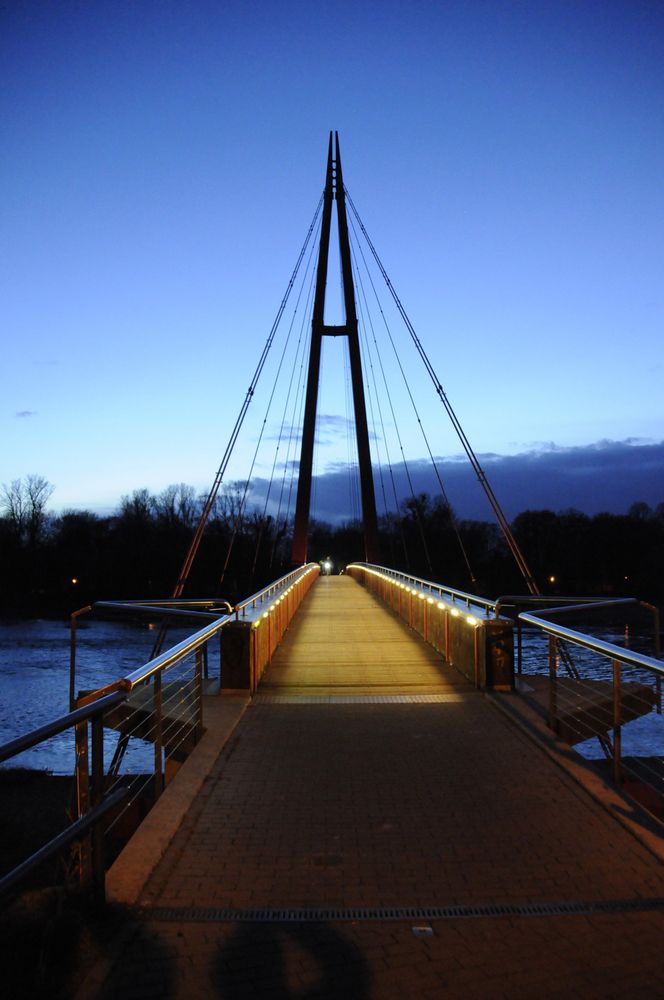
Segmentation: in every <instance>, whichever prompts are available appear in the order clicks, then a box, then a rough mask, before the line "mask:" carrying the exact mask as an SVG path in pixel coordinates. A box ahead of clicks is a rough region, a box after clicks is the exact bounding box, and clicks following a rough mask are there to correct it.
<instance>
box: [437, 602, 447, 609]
mask: <svg viewBox="0 0 664 1000" xmlns="http://www.w3.org/2000/svg"><path fill="white" fill-rule="evenodd" d="M438 607H439V609H440V610H441V611H444V610H445V605H444V604H443V602H442V601H438Z"/></svg>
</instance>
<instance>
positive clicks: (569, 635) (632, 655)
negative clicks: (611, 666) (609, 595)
mask: <svg viewBox="0 0 664 1000" xmlns="http://www.w3.org/2000/svg"><path fill="white" fill-rule="evenodd" d="M565 610H568V609H567V608H565ZM547 613H548V611H547ZM519 619H520V621H523V622H526V623H527V624H528V625H534V626H535V628H538V629H540V630H541V631H543V632H546V633H547V634H548V635H553V636H555V637H556V638H558V639H566V640H567V641H568V642H571V643H574V644H575V645H577V646H583V648H584V649H590V650H592V651H593V652H595V653H600V654H601V655H602V656H607V657H608V658H609V659H612V660H613V659H615V660H619V661H620V663H625V664H628V665H629V666H631V667H641V668H642V669H645V670H651V671H653V672H654V673H655V674H658V675H663V674H664V663H662V661H661V660H657V659H655V657H654V656H646V655H645V653H637V652H635V651H634V650H631V649H625V648H624V647H622V646H616V645H615V643H612V642H606V641H605V640H604V639H596V638H595V637H594V636H591V635H587V634H586V633H585V632H577V631H576V630H575V629H571V628H566V627H565V626H564V625H558V624H557V623H555V622H549V621H547V620H546V619H545V618H541V617H540V616H539V615H533V614H531V613H529V612H527V611H524V612H522V613H521V614H520V615H519Z"/></svg>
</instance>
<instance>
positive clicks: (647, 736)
mask: <svg viewBox="0 0 664 1000" xmlns="http://www.w3.org/2000/svg"><path fill="white" fill-rule="evenodd" d="M188 631H189V630H182V629H173V630H172V631H170V632H169V636H168V645H173V644H174V643H175V642H178V641H180V639H182V638H184V636H185V635H187V634H188ZM191 631H193V629H191ZM154 637H155V632H154V628H153V626H149V625H146V624H144V625H139V624H127V623H120V622H104V621H94V620H90V621H85V620H83V621H81V622H80V624H79V627H78V630H77V644H76V645H77V656H76V663H77V669H76V690H77V691H79V690H86V689H95V688H98V687H101V686H103V685H104V684H108V683H110V682H111V681H114V680H117V678H118V677H122V676H124V675H126V674H128V673H130V672H131V671H132V670H135V669H136V668H137V667H140V666H141V665H142V664H144V663H146V662H147V661H148V660H149V658H150V653H151V649H152V644H153V641H154ZM598 637H600V638H604V639H605V640H607V641H609V642H615V643H616V644H617V645H623V641H624V636H623V635H622V634H620V633H615V634H614V633H612V632H610V631H608V630H605V631H602V633H601V634H598ZM630 646H631V647H632V648H635V649H640V651H641V652H644V653H648V654H650V655H652V652H653V651H652V640H651V639H649V638H646V637H645V636H644V637H639V636H635V637H631V638H630ZM574 659H575V662H576V663H577V664H578V666H579V668H580V669H581V672H582V675H583V677H584V678H588V679H596V680H609V679H610V677H611V665H610V662H609V661H608V660H606V659H604V658H602V657H596V656H594V654H592V653H589V652H588V651H586V650H575V651H574ZM523 669H524V673H525V674H528V673H545V672H546V671H547V670H548V654H547V645H546V639H545V638H544V637H542V636H541V635H539V636H537V637H533V636H529V635H527V634H526V635H525V638H524V648H523ZM630 679H632V680H639V681H643V682H646V683H652V678H651V677H650V676H649V675H648V674H644V675H643V676H638V674H637V673H635V672H633V671H632V672H631V673H629V675H628V671H626V672H625V681H628V680H630ZM68 710H69V623H68V622H58V621H44V620H36V621H20V622H0V744H2V743H6V742H8V741H9V740H12V739H14V738H15V737H17V736H20V735H21V734H23V733H26V732H28V731H30V730H31V729H36V728H37V727H38V726H41V725H44V724H45V723H47V722H50V721H51V720H53V719H54V718H57V717H58V716H59V715H63V714H64V713H66V712H67V711H68ZM663 737H664V715H658V714H656V713H655V712H650V713H649V714H648V715H646V716H645V717H643V718H641V719H637V720H635V721H634V722H630V723H629V724H628V725H626V726H624V727H623V753H624V754H625V755H627V754H633V755H635V756H640V757H647V756H660V755H661V754H662V747H663V746H664V739H663ZM116 740H117V736H116V735H115V734H114V733H107V734H106V737H105V757H106V759H107V762H108V760H109V759H110V755H112V752H113V749H114V744H115V741H116ZM576 749H577V750H578V751H579V752H580V753H582V754H583V755H584V756H587V757H601V756H602V749H601V747H600V746H599V743H598V741H597V740H596V739H593V740H589V741H588V742H587V743H584V744H579V745H578V746H577V747H576ZM152 764H153V749H152V746H151V745H148V744H145V743H143V742H142V741H140V740H131V741H130V744H129V750H128V751H127V755H126V757H125V759H124V763H123V770H124V771H126V772H129V773H142V772H146V771H150V770H151V769H152ZM4 766H13V767H17V766H21V767H35V768H44V769H47V770H49V771H52V772H53V773H54V774H71V773H72V771H73V766H74V740H73V733H72V731H71V730H69V731H68V732H65V733H62V734H61V735H59V736H57V737H54V738H53V739H51V740H49V741H48V743H44V744H42V745H40V746H38V747H35V748H34V749H32V750H29V751H27V752H26V753H23V754H21V755H20V756H19V757H15V758H13V759H12V761H11V762H8V764H7V765H4Z"/></svg>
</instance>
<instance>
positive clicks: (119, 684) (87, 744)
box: [0, 563, 319, 894]
mask: <svg viewBox="0 0 664 1000" xmlns="http://www.w3.org/2000/svg"><path fill="white" fill-rule="evenodd" d="M318 568H319V567H318V564H317V563H309V564H307V565H305V566H302V567H298V568H297V569H296V570H292V571H291V572H289V573H287V574H285V575H284V576H283V577H280V578H279V579H278V580H276V581H274V583H272V584H270V585H269V586H268V587H265V588H263V590H262V591H258V592H257V593H256V594H254V595H252V596H251V597H250V598H248V599H247V600H246V601H243V602H242V604H239V605H238V606H237V607H236V608H232V607H231V606H230V605H229V604H228V602H226V601H219V600H192V599H189V600H184V601H182V600H176V599H170V600H168V601H161V600H157V601H152V602H149V601H148V602H146V601H145V600H144V601H140V602H137V601H99V602H97V603H96V604H95V605H93V606H91V607H90V606H86V607H85V608H80V609H79V610H78V611H75V612H74V613H73V614H72V616H71V619H72V639H71V662H70V706H71V708H70V711H69V712H68V713H67V714H66V715H63V716H60V717H58V718H56V719H54V720H52V721H51V722H49V723H47V724H46V725H44V726H41V727H39V728H38V729H35V730H33V731H32V732H30V733H26V734H24V735H22V736H20V737H18V738H16V739H14V740H11V741H10V742H9V743H6V744H4V745H3V746H0V763H1V762H3V761H5V760H8V759H9V758H11V757H14V756H16V755H17V754H19V753H23V752H24V751H26V750H30V749H31V748H32V747H34V746H37V745H38V744H40V743H43V742H44V741H45V740H48V739H50V738H51V737H53V736H57V735H58V734H60V733H62V732H64V731H65V730H67V729H72V728H73V729H74V730H75V733H76V781H77V795H78V805H79V812H80V813H81V812H82V815H80V816H79V819H78V820H76V821H74V822H73V823H72V824H70V826H69V827H67V829H66V830H64V831H63V832H62V833H60V834H58V835H57V836H56V837H55V838H53V840H51V841H50V842H49V843H48V844H46V845H44V847H42V848H40V849H39V850H38V851H37V852H36V853H35V854H34V855H32V856H31V857H30V858H28V859H27V860H26V861H24V862H23V863H22V864H21V865H19V866H18V867H17V868H15V869H14V870H13V871H12V872H10V873H8V875H6V876H5V877H3V878H2V879H0V894H2V893H4V892H6V891H8V890H9V889H10V888H11V887H13V886H15V885H16V884H17V883H18V882H19V881H20V880H21V879H22V878H23V876H25V875H26V874H27V873H28V872H29V871H31V870H32V869H33V868H34V867H36V866H37V865H38V864H41V863H42V862H43V861H44V860H46V858H48V857H50V856H51V855H52V854H54V853H55V852H56V851H58V850H60V849H61V848H62V847H64V846H66V845H67V844H68V843H70V842H71V841H74V840H77V839H80V838H81V837H82V836H83V835H86V836H90V837H91V845H92V846H91V849H89V850H87V851H86V852H84V853H85V860H83V861H81V871H82V873H83V871H84V870H85V872H91V876H90V878H91V881H92V882H93V884H94V886H95V887H96V891H98V892H102V893H103V879H104V869H103V833H102V831H101V828H100V825H99V820H100V818H101V817H102V816H104V815H105V814H106V813H107V812H108V810H109V809H111V808H112V807H113V806H114V805H116V804H117V803H118V802H119V801H120V799H121V798H123V797H125V795H126V791H125V790H123V789H119V790H118V791H113V792H110V793H109V792H108V790H107V782H106V779H107V778H108V777H109V775H111V774H114V775H117V769H116V770H115V771H113V768H114V762H115V760H116V757H117V760H118V761H119V760H121V759H122V754H120V755H119V756H118V748H120V747H126V742H127V740H128V739H129V735H130V734H128V735H125V734H123V733H122V730H121V738H120V741H119V742H118V745H117V747H116V751H115V754H114V758H113V762H112V763H111V767H110V769H109V772H108V775H104V738H103V728H104V718H103V716H104V714H105V713H106V712H107V711H109V710H113V709H115V708H117V707H118V706H119V705H120V704H121V703H123V702H126V700H127V698H128V695H129V694H130V692H131V691H132V690H133V689H134V688H136V687H138V686H139V685H144V684H145V683H146V682H148V681H151V680H152V681H153V691H152V700H151V701H150V702H149V704H150V705H152V706H153V708H152V709H151V711H152V712H153V714H154V715H155V717H156V720H157V721H156V724H155V728H154V735H153V738H152V741H153V742H154V749H155V770H154V794H155V797H156V796H158V795H159V794H160V792H161V789H162V778H163V771H162V766H163V759H162V753H164V752H165V749H166V747H167V743H166V733H165V730H164V729H163V728H162V727H163V717H162V710H163V706H164V705H165V703H166V702H165V700H164V698H165V696H164V692H165V690H166V687H165V685H163V684H162V674H163V673H164V672H165V671H166V670H167V669H168V668H169V667H172V666H174V665H175V664H177V663H179V662H181V661H183V660H186V659H187V658H188V657H189V656H190V655H191V654H192V653H196V657H195V667H194V675H193V684H194V690H195V697H196V699H197V705H198V708H197V709H196V711H195V721H194V722H193V723H192V725H193V730H194V731H195V732H196V733H198V734H199V735H200V731H202V701H201V699H202V691H203V684H202V664H203V659H204V656H205V650H204V647H206V646H207V644H208V643H209V642H210V640H211V639H212V638H214V637H215V636H216V635H217V634H218V633H220V632H221V630H222V629H223V628H224V627H225V626H226V625H228V624H229V623H232V622H233V621H234V620H235V618H236V617H237V616H238V614H239V612H240V611H241V610H243V609H246V608H247V607H249V606H251V605H252V604H253V605H254V606H255V605H257V604H258V603H259V602H262V601H264V600H265V599H266V598H270V597H272V596H275V597H278V598H280V599H281V598H282V597H283V596H285V594H287V593H290V591H291V589H292V587H293V586H294V585H295V584H296V583H298V581H300V580H301V579H303V578H304V577H305V576H306V575H307V574H308V573H310V572H312V570H314V569H316V570H318ZM220 605H221V606H222V607H220ZM194 608H199V609H200V608H207V609H208V610H194ZM94 609H97V610H100V611H104V610H105V611H108V610H128V611H131V612H134V613H136V612H140V613H146V612H149V613H151V614H152V613H157V614H159V615H160V616H163V617H167V616H171V615H180V616H186V617H189V618H191V617H192V616H196V617H204V618H207V619H209V618H212V619H213V620H212V621H209V622H208V623H207V624H206V625H204V626H203V627H202V628H200V629H198V630H197V631H196V632H194V633H193V634H192V635H189V636H187V637H186V638H185V639H183V640H182V641H181V642H178V643H177V644H176V645H175V646H172V647H171V648H170V649H168V650H166V651H165V652H163V653H161V654H159V655H158V656H154V657H152V658H151V659H150V660H148V661H147V663H144V664H143V665H142V666H141V667H139V668H137V669H136V670H133V671H132V672H131V673H129V674H126V675H125V676H124V677H120V678H118V679H116V680H115V681H113V682H112V683H110V684H108V685H106V686H105V687H102V688H98V689H97V690H95V691H90V692H88V693H87V694H86V695H83V696H82V697H80V698H79V699H78V702H77V704H76V707H75V708H74V707H73V704H74V694H73V683H74V669H75V633H76V623H77V620H78V618H79V617H80V616H81V615H83V614H86V613H87V612H89V611H92V610H94ZM222 610H223V613H220V612H222ZM270 610H272V608H271V609H270ZM189 683H191V682H189ZM88 722H90V723H91V727H92V733H91V739H89V738H88ZM197 738H198V736H194V740H195V739H197ZM123 740H124V743H123ZM90 750H91V758H90V756H89V751H90ZM123 752H124V749H123V750H122V753H123ZM90 778H92V783H91V784H90ZM88 805H89V806H90V807H89V808H88ZM82 856H83V855H82ZM83 877H85V876H83Z"/></svg>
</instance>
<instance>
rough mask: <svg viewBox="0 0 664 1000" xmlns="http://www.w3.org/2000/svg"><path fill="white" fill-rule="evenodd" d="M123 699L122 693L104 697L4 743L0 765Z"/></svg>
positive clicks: (0, 747) (112, 706) (0, 750)
mask: <svg viewBox="0 0 664 1000" xmlns="http://www.w3.org/2000/svg"><path fill="white" fill-rule="evenodd" d="M124 699H125V695H124V694H122V693H116V694H110V695H106V696H105V697H103V698H99V699H97V700H96V701H95V702H93V703H91V704H90V705H85V706H84V707H82V708H77V709H75V710H74V711H73V712H68V713H67V715H62V716H60V717H59V718H57V719H54V720H53V722H47V723H46V725H44V726H40V727H39V729H33V730H32V731H31V732H29V733H26V734H25V735H24V736H17V737H16V739H15V740H10V742H9V743H4V744H3V745H2V746H0V764H2V763H3V762H4V761H6V760H9V759H10V758H11V757H16V756H17V754H19V753H23V752H24V751H25V750H31V749H32V748H33V747H36V746H37V745H38V744H39V743H43V742H44V741H45V740H49V739H51V737H52V736H58V735H59V734H60V733H64V732H65V731H66V730H67V729H71V727H72V726H75V725H76V724H77V723H80V722H88V721H89V720H90V719H92V718H94V717H95V716H96V715H101V714H102V713H104V712H106V711H108V709H109V708H114V707H115V705H119V704H120V702H122V701H124Z"/></svg>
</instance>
